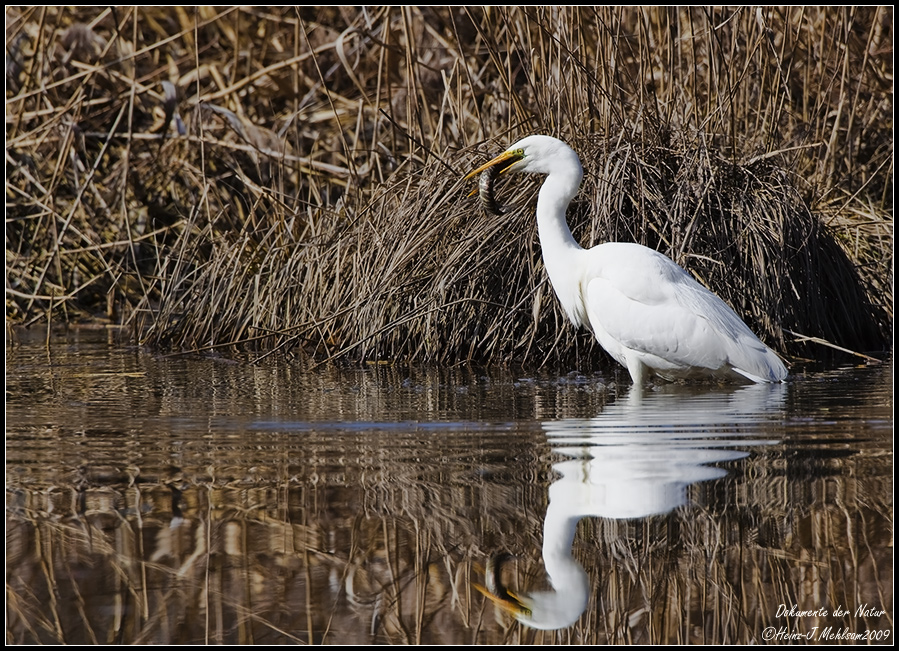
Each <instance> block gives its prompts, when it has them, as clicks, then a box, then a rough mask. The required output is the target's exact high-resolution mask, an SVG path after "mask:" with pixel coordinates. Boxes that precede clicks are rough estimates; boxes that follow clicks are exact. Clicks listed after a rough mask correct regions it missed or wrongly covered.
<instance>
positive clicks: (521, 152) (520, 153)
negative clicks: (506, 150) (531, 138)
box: [515, 149, 524, 158]
mask: <svg viewBox="0 0 899 651" xmlns="http://www.w3.org/2000/svg"><path fill="white" fill-rule="evenodd" d="M515 155H516V156H521V157H522V158H523V157H524V149H516V150H515Z"/></svg>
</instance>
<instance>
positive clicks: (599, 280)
mask: <svg viewBox="0 0 899 651" xmlns="http://www.w3.org/2000/svg"><path fill="white" fill-rule="evenodd" d="M493 166H500V167H501V168H502V173H507V172H527V173H533V174H545V175H546V180H545V181H544V182H543V185H542V186H541V188H540V193H539V195H538V197H537V230H538V232H539V236H540V246H541V249H542V250H543V263H544V265H545V267H546V271H547V274H548V275H549V280H550V282H551V283H552V286H553V289H554V290H555V292H556V296H558V298H559V302H560V303H561V304H562V308H563V309H564V310H565V313H566V314H567V315H568V318H569V319H571V321H572V323H574V324H575V326H578V327H580V326H584V327H587V328H590V329H591V330H592V331H593V334H594V335H595V336H596V339H597V341H599V343H600V345H601V346H602V347H603V348H604V349H605V350H606V351H607V352H608V353H609V354H610V355H611V356H612V357H613V358H614V359H615V360H617V361H618V362H619V363H620V364H622V365H624V366H625V367H626V368H627V370H628V371H629V372H630V375H631V379H632V380H633V382H634V384H635V385H642V384H643V383H644V382H645V381H646V380H648V379H650V378H651V377H653V376H658V377H661V378H663V379H666V380H678V379H690V378H706V379H716V380H733V379H742V380H744V381H745V380H747V379H748V380H751V381H753V382H781V381H783V380H784V379H785V378H786V376H787V369H786V367H785V366H784V364H783V362H782V361H781V360H780V358H778V356H777V355H776V354H775V353H774V351H772V350H771V349H770V348H768V347H767V346H766V345H765V344H763V343H762V342H761V341H760V340H759V339H758V337H756V336H755V335H754V334H753V333H752V331H751V330H750V329H749V328H748V327H747V326H746V324H745V323H743V321H741V320H740V317H738V316H737V315H736V313H734V311H733V310H732V309H731V308H730V307H728V306H727V304H726V303H725V302H724V301H722V300H721V299H720V298H719V297H718V296H716V295H715V294H713V293H712V292H710V291H709V290H708V289H706V288H705V287H703V286H702V285H700V284H699V283H698V282H697V281H696V280H695V279H694V278H693V277H692V276H691V275H690V274H688V273H687V272H686V271H685V270H684V269H683V268H682V267H680V266H679V265H677V264H676V263H675V262H674V261H673V260H671V259H669V258H667V257H665V256H664V255H662V254H661V253H659V252H658V251H654V250H653V249H650V248H647V247H645V246H641V245H639V244H632V243H625V242H606V243H605V244H600V245H598V246H594V247H592V248H590V249H584V248H583V247H582V246H581V245H580V244H578V243H577V242H576V241H575V239H574V237H573V236H572V235H571V230H570V229H569V228H568V223H567V221H566V219H565V211H566V209H567V208H568V204H569V203H570V202H571V200H572V198H574V196H575V194H577V191H578V189H579V187H580V184H581V179H582V178H583V176H584V171H583V168H582V167H581V161H580V159H579V158H578V156H577V154H576V153H575V152H574V151H573V150H572V149H571V148H570V147H569V146H568V145H566V144H565V143H564V142H562V141H561V140H558V139H556V138H552V137H550V136H540V135H537V136H528V137H527V138H524V139H522V140H519V141H518V142H517V143H515V144H514V145H512V146H511V147H510V148H509V149H507V150H506V151H505V152H503V153H502V154H500V155H499V156H497V157H496V158H494V159H493V160H491V161H489V162H488V163H486V164H484V165H482V166H481V167H479V168H478V169H476V170H475V171H473V172H471V173H470V174H469V175H468V176H467V177H466V178H471V177H473V176H475V175H477V174H479V173H481V172H483V171H484V170H487V169H489V168H491V167H493Z"/></svg>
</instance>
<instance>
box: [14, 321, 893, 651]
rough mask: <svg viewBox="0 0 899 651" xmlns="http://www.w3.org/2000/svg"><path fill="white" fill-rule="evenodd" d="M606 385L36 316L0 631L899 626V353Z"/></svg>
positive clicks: (141, 633) (601, 632)
mask: <svg viewBox="0 0 899 651" xmlns="http://www.w3.org/2000/svg"><path fill="white" fill-rule="evenodd" d="M614 380H615V378H606V377H603V376H599V375H596V376H592V375H591V376H586V377H585V376H582V375H579V374H577V373H569V374H564V375H559V374H552V373H549V372H541V373H538V374H524V373H521V372H515V371H511V370H508V369H490V370H483V369H472V368H461V369H436V368H410V367H405V366H387V365H378V366H372V367H368V368H365V369H345V368H337V367H327V368H321V369H317V370H315V371H311V372H310V371H304V370H302V364H300V363H298V362H290V361H285V360H273V359H270V360H266V361H265V362H263V363H261V364H249V363H247V360H244V359H240V360H233V359H226V358H199V357H195V356H162V355H157V354H152V353H148V352H146V351H141V350H139V349H135V348H129V347H125V346H123V345H121V344H120V343H119V342H118V341H116V337H115V336H114V335H113V334H106V333H102V332H100V333H98V332H96V331H81V332H75V333H69V334H67V335H65V336H54V337H53V338H52V339H51V341H50V343H49V346H48V345H47V343H46V342H45V341H44V338H43V337H41V336H36V335H33V334H29V333H24V334H20V335H18V336H17V337H16V343H15V345H13V346H8V347H7V410H6V416H7V432H6V433H7V450H6V451H7V473H6V476H7V484H6V486H7V488H6V491H7V518H6V519H7V536H6V547H7V550H6V552H7V642H9V643H34V642H43V643H55V642H66V643H73V644H74V643H181V644H187V643H203V642H212V643H219V642H224V643H258V644H264V643H285V642H302V643H307V642H314V643H329V644H368V643H435V644H459V643H462V644H466V643H477V644H486V643H509V642H525V643H567V642H573V643H759V642H765V641H773V642H787V641H791V642H797V641H798V642H848V643H857V642H858V641H873V642H892V639H891V637H892V635H891V634H892V612H893V583H892V576H893V564H892V508H893V502H892V467H893V453H892V431H893V421H892V375H891V366H890V365H884V366H879V367H867V366H859V367H846V368H834V369H829V370H822V371H816V372H799V373H798V374H797V375H795V376H794V377H793V378H792V379H791V381H790V382H789V383H787V384H785V385H779V386H773V387H772V386H755V385H752V386H741V387H728V388H717V387H700V388H697V387H685V386H680V385H664V386H659V387H656V388H654V389H653V390H649V391H647V392H645V394H644V395H642V396H637V395H635V394H634V393H633V392H632V391H630V390H629V386H628V384H627V383H622V384H621V385H617V384H616V383H615V381H614ZM485 585H489V588H490V589H486V588H483V586H485ZM485 591H486V592H488V593H490V592H491V591H492V593H493V598H492V599H491V598H489V597H488V596H485V594H484V592H485ZM516 615H517V617H518V619H517V620H516V619H515V618H514V617H515V616H516Z"/></svg>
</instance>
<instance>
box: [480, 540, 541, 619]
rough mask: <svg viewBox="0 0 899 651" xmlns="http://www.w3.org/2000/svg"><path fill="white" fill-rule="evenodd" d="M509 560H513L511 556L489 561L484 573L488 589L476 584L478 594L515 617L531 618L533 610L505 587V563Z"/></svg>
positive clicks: (502, 556)
mask: <svg viewBox="0 0 899 651" xmlns="http://www.w3.org/2000/svg"><path fill="white" fill-rule="evenodd" d="M509 558H511V556H510V555H509V554H498V555H496V556H492V557H491V558H490V559H489V560H488V561H487V568H486V571H485V573H484V574H485V576H484V583H486V584H487V585H486V587H485V586H482V585H478V584H477V583H475V584H474V587H475V588H476V589H477V590H478V592H480V593H481V594H482V595H484V596H485V597H487V598H488V599H490V601H492V602H493V603H495V604H496V605H497V606H499V607H500V608H502V609H503V610H504V611H506V612H507V613H509V614H510V615H512V616H513V617H516V618H517V617H530V616H531V609H530V608H528V607H527V606H526V605H525V604H524V602H523V601H522V600H521V598H520V597H519V596H518V595H516V594H515V593H513V592H509V591H508V590H506V586H504V585H503V582H502V578H501V573H502V569H503V563H505V562H506V561H507V560H509Z"/></svg>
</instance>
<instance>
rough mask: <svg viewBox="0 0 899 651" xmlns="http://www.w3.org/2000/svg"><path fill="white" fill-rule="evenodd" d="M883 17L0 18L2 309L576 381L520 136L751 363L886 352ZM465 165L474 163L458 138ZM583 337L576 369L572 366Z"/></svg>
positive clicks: (848, 12)
mask: <svg viewBox="0 0 899 651" xmlns="http://www.w3.org/2000/svg"><path fill="white" fill-rule="evenodd" d="M892 24H893V23H892V10H891V9H890V8H886V7H853V8H802V7H795V8H786V9H749V8H738V9H703V8H689V9H688V8H680V9H679V8H651V9H639V8H593V7H582V8H577V7H569V8H558V7H555V8H549V9H546V8H543V9H541V8H515V7H512V8H483V9H481V8H478V9H465V8H430V7H420V8H417V7H382V8H376V9H371V8H368V9H364V8H348V7H342V8H341V7H335V8H314V7H304V8H300V9H297V10H293V9H267V10H262V9H254V8H209V7H202V8H196V9H186V8H177V9H175V10H168V9H165V10H162V9H157V8H126V9H112V8H109V9H96V8H74V9H73V8H56V7H33V8H24V9H8V10H7V183H6V187H7V206H8V208H7V301H8V309H7V315H8V319H9V318H11V319H12V320H14V321H16V322H23V323H32V322H35V321H37V320H39V319H43V318H64V319H69V320H72V319H75V318H80V317H81V316H83V315H96V314H99V313H103V314H105V316H106V317H107V318H109V319H111V320H113V321H115V322H117V323H126V324H129V325H131V326H132V327H134V328H135V330H137V331H139V333H140V336H142V337H143V338H144V341H147V342H150V343H153V344H157V345H163V346H175V347H179V348H204V347H207V346H221V345H227V344H230V343H242V344H252V345H256V346H258V347H260V348H262V349H269V350H272V349H288V348H296V347H300V348H301V349H303V350H305V351H308V352H309V353H312V354H314V355H315V356H316V357H317V358H318V359H329V358H334V357H341V358H353V359H372V358H379V359H384V358H387V359H395V358H400V357H402V358H413V359H417V360H420V361H425V360H429V361H441V362H449V361H458V360H465V359H478V360H483V361H508V360H517V361H526V362H541V361H544V360H550V361H555V362H560V363H569V362H571V361H578V360H584V359H586V358H587V355H586V353H587V352H589V351H590V350H591V348H592V346H593V344H592V343H591V342H589V340H588V339H587V338H576V337H575V336H574V333H573V331H572V330H571V329H570V328H563V327H562V322H563V319H562V316H561V314H560V312H559V310H558V309H557V308H556V306H555V301H554V299H553V297H552V293H551V290H550V289H549V287H548V285H547V283H546V280H545V275H544V273H543V271H542V267H541V263H540V259H539V248H538V246H537V244H536V238H535V232H534V231H535V229H534V225H533V220H532V218H531V216H530V215H529V212H530V209H529V207H528V206H529V205H531V202H532V199H533V195H534V189H535V185H534V184H533V183H525V184H522V186H521V187H520V188H519V189H517V190H515V191H514V193H513V190H512V189H511V187H510V185H509V184H508V183H507V184H505V185H503V184H502V183H500V190H501V191H502V192H504V193H506V195H509V194H512V195H513V196H511V197H504V198H503V202H504V203H512V204H514V205H516V206H518V208H519V210H517V211H514V212H513V214H511V215H508V216H505V217H503V218H502V219H497V218H495V217H488V216H486V215H482V214H481V213H480V211H479V210H478V208H477V206H476V202H475V201H474V200H468V199H467V198H466V195H467V192H468V190H469V188H467V187H464V186H463V185H462V184H461V183H460V182H459V179H460V178H461V174H462V173H463V172H465V171H467V170H468V169H469V168H470V166H471V165H473V164H475V163H477V162H482V161H483V160H484V157H485V156H487V155H490V154H493V153H496V151H497V150H498V148H499V147H501V146H503V145H504V144H508V143H509V142H510V141H511V140H513V139H515V137H517V136H519V135H524V134H525V133H530V132H535V131H542V132H551V133H554V134H557V135H560V136H562V137H563V138H565V139H567V140H569V141H570V142H571V143H572V144H573V145H574V146H575V147H576V148H577V149H578V150H579V151H580V152H581V154H582V157H583V158H584V161H585V166H586V168H587V178H586V180H585V186H584V189H583V191H582V192H581V194H580V196H579V197H578V199H577V201H576V204H575V205H574V206H573V208H572V210H571V214H570V218H571V221H572V224H573V226H574V228H575V231H576V235H577V236H578V237H579V238H580V239H581V241H582V242H583V243H584V244H591V243H596V242H599V241H602V240H605V239H621V240H634V241H640V242H644V243H646V244H648V245H650V246H653V247H656V248H658V249H660V250H662V251H663V252H665V253H666V254H669V255H671V256H672V257H673V258H675V259H676V260H677V261H678V262H680V263H682V264H684V265H685V266H687V267H688V268H689V269H690V270H691V271H693V272H694V273H696V274H697V276H699V277H700V279H701V280H702V281H703V282H705V283H707V284H708V285H709V286H710V287H712V288H713V289H714V290H715V291H716V292H718V293H720V294H721V295H722V296H723V297H725V298H726V299H727V300H728V301H729V302H730V303H731V304H732V305H733V306H734V307H735V309H736V310H737V311H738V312H739V313H741V314H742V315H744V316H745V317H746V318H747V320H748V321H749V322H750V323H751V325H752V326H753V327H754V328H756V329H757V330H758V331H759V332H760V333H761V334H762V335H763V338H765V339H766V340H767V341H768V342H769V343H771V344H773V345H775V346H777V347H779V348H780V349H781V350H787V351H790V352H793V353H803V354H805V352H806V350H807V349H805V348H804V347H803V346H791V340H792V338H793V335H789V336H786V337H785V336H784V333H785V331H789V332H793V333H799V334H801V335H806V336H812V337H819V338H823V339H825V340H828V341H831V342H833V343H835V344H838V345H841V346H844V347H847V348H851V349H854V350H879V349H883V348H885V347H887V346H888V342H889V340H890V329H891V318H892V311H891V304H892V282H891V278H892V276H891V273H892V272H891V269H892V242H893V238H892V112H893V111H892ZM488 139H489V141H490V144H489V145H487V146H485V145H477V143H480V142H483V141H484V140H488ZM585 347H586V348H585Z"/></svg>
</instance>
